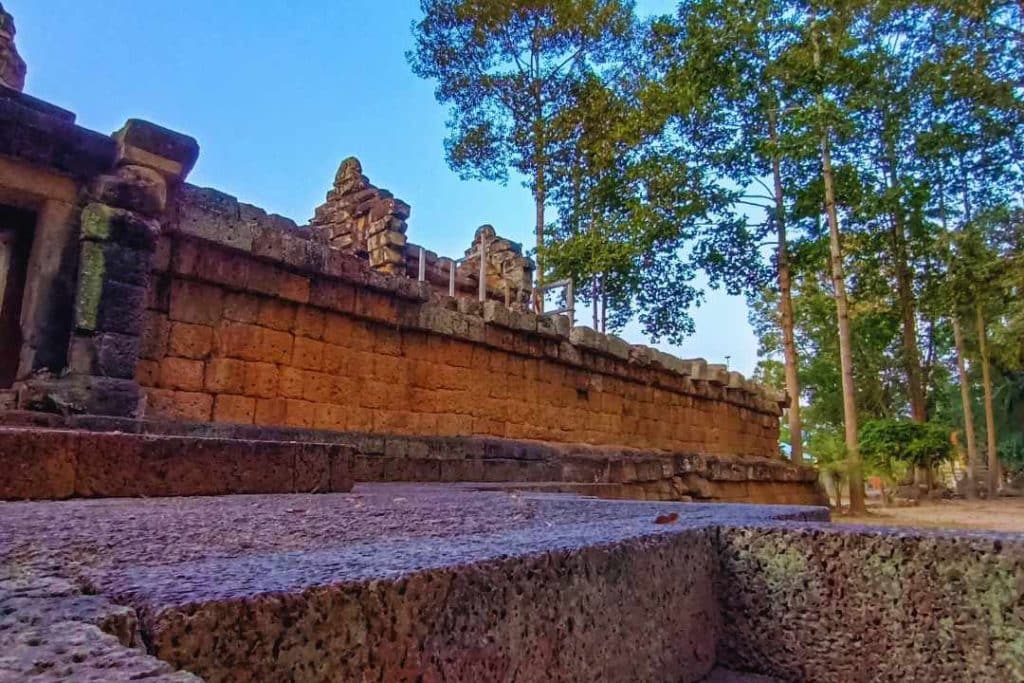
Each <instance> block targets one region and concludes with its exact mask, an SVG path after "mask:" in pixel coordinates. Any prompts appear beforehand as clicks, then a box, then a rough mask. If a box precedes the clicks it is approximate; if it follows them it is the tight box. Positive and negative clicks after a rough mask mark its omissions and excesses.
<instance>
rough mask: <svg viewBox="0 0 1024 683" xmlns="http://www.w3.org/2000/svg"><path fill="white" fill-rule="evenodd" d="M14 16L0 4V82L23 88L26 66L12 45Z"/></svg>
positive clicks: (15, 87)
mask: <svg viewBox="0 0 1024 683" xmlns="http://www.w3.org/2000/svg"><path fill="white" fill-rule="evenodd" d="M15 32H16V30H15V28H14V17H12V16H11V15H10V13H9V12H7V11H6V10H4V6H3V5H2V4H0V84H2V85H6V86H7V87H8V88H14V89H15V90H19V91H20V90H24V88H25V74H26V71H27V68H26V66H25V60H24V59H22V58H21V55H19V54H18V48H17V47H15V45H14V34H15Z"/></svg>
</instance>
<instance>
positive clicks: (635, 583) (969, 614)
mask: <svg viewBox="0 0 1024 683" xmlns="http://www.w3.org/2000/svg"><path fill="white" fill-rule="evenodd" d="M827 518H828V512H827V510H825V509H823V508H812V507H782V506H776V507H771V506H769V507H762V506H755V505H728V504H714V505H705V504H696V503H650V502H636V501H605V500H596V499H586V498H579V497H574V496H567V495H544V494H536V493H529V492H521V493H519V492H500V491H481V490H478V489H477V488H476V487H473V486H467V485H415V486H413V485H405V484H370V485H357V486H356V488H355V489H354V491H353V492H352V493H348V494H328V495H316V496H313V495H255V496H227V497H204V498H165V499H149V500H142V499H130V500H129V499H106V500H71V501H62V502H21V503H0V556H2V564H0V681H5V682H6V681H21V680H33V681H56V680H76V681H77V680H103V681H114V680H128V679H132V678H145V680H156V681H195V680H200V679H198V678H197V677H202V678H201V679H202V680H207V681H326V680H331V681H349V680H386V681H402V680H420V681H440V680H450V681H462V680H479V681H499V680H506V681H507V680H516V681H549V680H564V681H569V680H573V681H576V680H602V681H700V680H702V679H703V678H704V677H705V676H708V675H709V673H710V672H712V671H713V670H714V669H715V667H716V664H717V665H719V666H722V667H726V668H727V669H729V670H731V672H733V673H730V672H729V671H723V670H719V671H716V672H715V673H714V674H713V676H714V677H713V678H712V679H711V680H745V679H744V678H729V676H735V675H738V674H735V673H734V672H750V673H757V674H763V675H767V676H771V677H773V678H775V679H778V680H787V681H804V680H806V681H861V680H864V681H866V680H1020V676H1022V675H1024V671H1022V669H1021V666H1022V664H1021V662H1022V661H1024V659H1021V658H1020V657H1019V653H1020V652H1021V649H1020V648H1021V647H1022V645H1024V614H1022V613H1021V609H1020V605H1021V604H1024V602H1022V601H1024V539H1022V538H1021V537H1019V536H1017V537H1014V536H1009V535H990V536H986V535H980V534H971V535H964V534H961V535H959V536H953V535H943V534H910V533H897V532H886V531H879V530H877V529H872V530H857V529H855V530H849V529H837V528H833V527H831V526H830V525H828V524H824V523H822V522H823V521H824V520H827ZM186 672H191V673H186ZM746 680H762V679H757V678H749V679H746Z"/></svg>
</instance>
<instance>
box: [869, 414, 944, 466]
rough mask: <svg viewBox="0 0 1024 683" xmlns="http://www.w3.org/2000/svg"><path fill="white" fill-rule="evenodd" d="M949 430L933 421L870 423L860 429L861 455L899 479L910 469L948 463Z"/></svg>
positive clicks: (874, 421) (872, 464) (884, 420)
mask: <svg viewBox="0 0 1024 683" xmlns="http://www.w3.org/2000/svg"><path fill="white" fill-rule="evenodd" d="M950 431H951V430H950V429H949V428H948V427H945V426H943V425H939V424H935V423H933V422H925V423H920V422H911V421H910V420H893V419H882V420H870V421H868V422H865V423H864V425H863V426H862V427H861V429H860V449H861V454H862V455H863V456H864V459H865V460H866V461H868V462H869V463H870V465H871V466H873V468H874V469H876V470H878V471H879V472H883V473H887V474H889V475H890V476H891V478H894V479H895V478H899V477H901V476H902V475H903V473H904V472H905V471H906V469H907V468H908V467H935V466H936V465H938V464H940V463H942V462H945V461H947V460H949V459H950V457H952V455H953V445H952V443H951V441H950Z"/></svg>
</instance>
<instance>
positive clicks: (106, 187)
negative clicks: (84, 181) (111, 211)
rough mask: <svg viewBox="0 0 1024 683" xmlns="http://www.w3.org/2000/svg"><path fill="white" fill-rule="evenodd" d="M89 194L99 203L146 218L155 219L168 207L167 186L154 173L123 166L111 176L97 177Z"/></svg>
mask: <svg viewBox="0 0 1024 683" xmlns="http://www.w3.org/2000/svg"><path fill="white" fill-rule="evenodd" d="M91 194H92V196H93V197H95V198H96V199H97V200H98V201H100V202H103V203H104V204H109V205H111V206H117V207H120V208H122V209H128V210H130V211H137V212H139V213H141V214H143V215H145V216H158V215H160V214H161V213H163V211H164V209H166V208H167V183H166V181H165V180H164V177H163V176H162V175H161V174H160V173H158V172H157V171H155V170H153V169H151V168H146V167H145V166H136V165H126V166H121V167H119V168H118V169H117V170H116V171H115V172H114V173H113V174H111V175H101V176H98V177H97V178H96V179H95V180H94V181H93V184H92V188H91Z"/></svg>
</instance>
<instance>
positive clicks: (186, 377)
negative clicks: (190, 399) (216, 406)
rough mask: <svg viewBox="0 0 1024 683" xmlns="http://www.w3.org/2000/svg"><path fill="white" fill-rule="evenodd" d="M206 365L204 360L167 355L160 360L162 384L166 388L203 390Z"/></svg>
mask: <svg viewBox="0 0 1024 683" xmlns="http://www.w3.org/2000/svg"><path fill="white" fill-rule="evenodd" d="M204 375H205V366H204V364H203V362H202V361H199V360H191V359H188V358H174V357H167V358H164V359H163V360H161V361H160V386H161V387H162V388H164V389H180V390H182V391H202V389H203V379H204Z"/></svg>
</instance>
